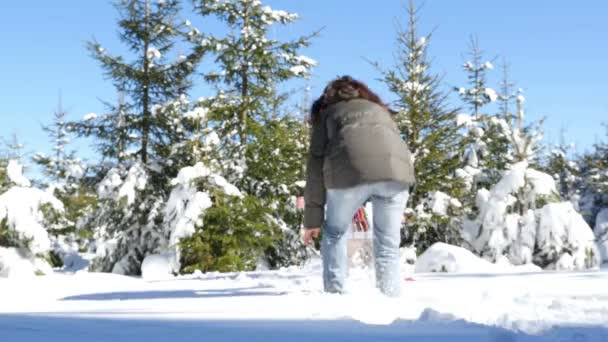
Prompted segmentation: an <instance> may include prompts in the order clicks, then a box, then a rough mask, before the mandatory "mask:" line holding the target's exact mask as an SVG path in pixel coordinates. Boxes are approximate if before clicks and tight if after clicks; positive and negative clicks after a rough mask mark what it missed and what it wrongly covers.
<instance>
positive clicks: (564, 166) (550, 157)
mask: <svg viewBox="0 0 608 342" xmlns="http://www.w3.org/2000/svg"><path fill="white" fill-rule="evenodd" d="M561 139H562V141H561V142H560V144H558V145H556V146H554V147H553V148H552V149H551V150H550V151H549V152H548V154H547V156H546V157H545V158H546V160H545V163H544V167H543V172H546V173H548V174H550V175H551V176H552V177H553V179H554V180H555V182H556V183H557V189H558V191H559V194H560V196H561V198H562V199H564V200H568V201H570V202H572V204H573V205H574V207H575V208H576V209H577V210H578V208H579V203H578V201H579V199H580V193H579V191H578V186H577V185H578V184H579V183H580V181H579V174H580V172H579V166H578V164H577V162H576V160H575V159H574V158H573V157H572V156H573V148H574V145H573V144H566V143H565V141H564V137H563V135H562V138H561Z"/></svg>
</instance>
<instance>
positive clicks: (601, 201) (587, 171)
mask: <svg viewBox="0 0 608 342" xmlns="http://www.w3.org/2000/svg"><path fill="white" fill-rule="evenodd" d="M606 132H607V135H606V136H608V125H606ZM578 163H579V165H580V178H579V181H578V182H577V185H576V186H577V188H579V189H580V193H581V198H580V202H579V205H580V210H581V213H582V214H583V216H584V217H585V220H586V221H587V222H588V223H589V225H590V226H591V227H595V225H596V218H597V215H598V214H599V213H600V212H601V211H602V210H603V209H606V208H608V171H607V170H608V142H606V141H598V142H596V143H595V144H594V145H593V150H592V151H591V152H589V153H586V154H585V155H583V156H582V157H581V158H580V160H579V162H578Z"/></svg>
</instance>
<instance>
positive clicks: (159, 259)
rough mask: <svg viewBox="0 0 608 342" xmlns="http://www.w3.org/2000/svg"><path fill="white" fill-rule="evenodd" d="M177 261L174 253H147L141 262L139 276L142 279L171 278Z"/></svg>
mask: <svg viewBox="0 0 608 342" xmlns="http://www.w3.org/2000/svg"><path fill="white" fill-rule="evenodd" d="M176 268H177V263H176V258H175V254H174V253H171V252H169V253H163V254H152V255H148V256H147V257H146V258H145V259H144V261H143V262H142V264H141V277H142V278H143V279H144V280H165V279H170V278H173V272H174V271H176Z"/></svg>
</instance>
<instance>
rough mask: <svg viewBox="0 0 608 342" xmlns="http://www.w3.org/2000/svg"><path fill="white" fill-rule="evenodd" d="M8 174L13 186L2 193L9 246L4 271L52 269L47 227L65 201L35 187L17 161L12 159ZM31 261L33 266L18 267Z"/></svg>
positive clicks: (4, 240)
mask: <svg viewBox="0 0 608 342" xmlns="http://www.w3.org/2000/svg"><path fill="white" fill-rule="evenodd" d="M8 176H9V179H10V181H11V182H12V184H13V186H12V187H11V188H10V189H8V190H7V191H6V192H4V193H3V194H1V195H0V246H2V247H7V248H4V249H3V258H2V259H3V261H2V263H1V264H2V265H0V273H1V274H5V275H8V274H9V273H11V274H15V272H17V273H21V272H23V273H32V270H33V271H34V272H37V273H48V272H49V271H50V266H49V265H48V263H47V262H46V260H45V259H46V258H48V256H49V254H48V253H49V251H50V250H51V240H50V238H49V234H48V232H47V230H48V228H49V226H50V225H51V223H52V221H53V220H54V218H56V217H57V216H58V215H60V214H61V213H62V212H63V204H62V203H61V202H60V201H59V200H58V199H57V198H55V197H54V196H53V195H52V194H50V193H47V192H45V191H42V190H40V189H36V188H31V187H30V182H29V180H28V179H27V178H26V177H25V176H24V175H23V174H22V166H21V165H20V164H19V163H17V162H16V161H10V162H9V167H8ZM13 262H14V263H13ZM28 263H29V264H30V265H32V268H29V267H28V268H27V270H26V269H22V270H16V269H15V268H22V267H25V266H24V265H26V264H28ZM9 268H10V269H11V270H10V271H9Z"/></svg>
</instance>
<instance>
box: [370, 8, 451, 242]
mask: <svg viewBox="0 0 608 342" xmlns="http://www.w3.org/2000/svg"><path fill="white" fill-rule="evenodd" d="M408 15H409V18H408V19H409V21H408V28H407V30H400V31H399V32H398V34H397V43H398V51H397V54H396V59H397V60H396V62H397V65H396V66H395V67H394V68H393V69H389V70H382V68H380V66H379V65H378V64H376V66H377V67H378V68H379V69H380V70H381V72H382V76H383V80H384V82H385V83H386V84H387V85H388V87H389V89H390V90H391V92H392V93H393V94H395V95H396V96H397V101H396V105H397V106H398V109H399V110H398V112H397V114H396V117H395V119H396V121H397V124H398V127H399V129H400V131H401V133H402V136H403V137H404V139H405V141H406V142H407V144H408V147H409V149H410V151H411V152H412V156H413V158H414V166H415V167H414V168H415V170H416V181H417V183H416V186H415V187H414V188H413V191H412V193H411V194H410V199H409V202H408V208H409V209H408V213H409V215H408V219H407V230H406V232H405V239H404V242H405V243H408V244H415V245H416V247H417V248H419V250H424V249H426V248H427V247H429V246H430V245H431V244H433V243H435V242H439V241H441V242H446V243H454V244H456V243H458V240H459V233H458V228H457V227H458V222H457V221H458V220H457V218H458V216H459V215H458V212H459V210H460V203H459V201H458V198H459V197H460V196H461V191H462V190H463V187H462V183H461V182H460V181H459V179H458V178H457V177H455V171H456V169H457V168H458V167H459V166H460V156H461V155H462V153H463V152H462V151H463V150H462V149H463V145H462V142H463V141H462V139H461V135H460V133H459V126H458V125H457V122H456V113H457V109H453V108H449V106H448V104H447V94H445V93H444V92H442V91H441V90H440V82H441V79H440V77H439V76H437V75H434V74H432V73H431V72H430V70H429V69H430V62H429V58H428V46H429V40H430V38H431V35H430V34H429V35H426V36H419V34H418V32H417V25H418V11H417V10H416V8H415V6H414V1H411V2H410V7H409V9H408ZM440 208H445V209H447V210H444V209H440Z"/></svg>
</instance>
